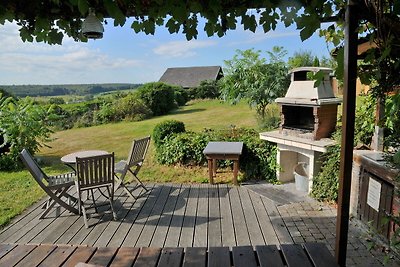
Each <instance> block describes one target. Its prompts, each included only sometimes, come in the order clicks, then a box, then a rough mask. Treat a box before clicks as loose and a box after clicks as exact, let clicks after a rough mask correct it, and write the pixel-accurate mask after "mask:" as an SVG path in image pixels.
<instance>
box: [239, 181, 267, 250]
mask: <svg viewBox="0 0 400 267" xmlns="http://www.w3.org/2000/svg"><path fill="white" fill-rule="evenodd" d="M238 191H239V196H240V201H241V202H242V206H243V213H244V218H245V220H246V226H247V230H248V233H249V237H250V244H251V245H253V246H256V245H265V241H264V237H263V235H262V234H261V235H260V233H262V231H261V228H260V225H259V222H258V218H257V216H256V214H255V212H254V207H253V203H252V202H251V200H250V196H249V190H247V189H246V188H243V187H241V188H239V190H238Z"/></svg>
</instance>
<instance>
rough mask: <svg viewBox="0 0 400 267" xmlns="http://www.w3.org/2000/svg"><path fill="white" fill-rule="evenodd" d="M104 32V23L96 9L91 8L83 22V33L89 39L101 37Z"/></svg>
mask: <svg viewBox="0 0 400 267" xmlns="http://www.w3.org/2000/svg"><path fill="white" fill-rule="evenodd" d="M103 32H104V28H103V24H102V23H101V21H100V20H99V19H98V18H97V17H96V15H95V13H94V10H93V9H92V8H89V15H88V16H87V17H86V19H85V20H84V21H83V22H82V34H83V35H84V36H86V37H87V38H89V39H101V38H103Z"/></svg>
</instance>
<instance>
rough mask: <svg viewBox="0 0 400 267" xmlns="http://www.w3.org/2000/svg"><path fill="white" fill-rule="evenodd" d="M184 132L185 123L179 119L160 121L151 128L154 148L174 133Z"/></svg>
mask: <svg viewBox="0 0 400 267" xmlns="http://www.w3.org/2000/svg"><path fill="white" fill-rule="evenodd" d="M182 132H185V124H184V123H183V122H181V121H176V120H167V121H163V122H160V123H159V124H157V125H156V126H155V127H154V129H153V134H152V135H153V136H152V138H153V140H154V144H155V145H156V148H159V147H160V146H161V144H162V143H163V142H164V140H165V139H166V138H167V137H168V136H170V135H171V134H174V133H182Z"/></svg>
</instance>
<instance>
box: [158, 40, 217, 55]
mask: <svg viewBox="0 0 400 267" xmlns="http://www.w3.org/2000/svg"><path fill="white" fill-rule="evenodd" d="M216 44H217V42H216V41H212V40H204V41H199V40H193V41H172V42H168V43H165V44H162V45H160V46H158V47H156V48H154V49H153V52H154V53H155V54H157V55H161V56H165V57H179V58H187V57H192V56H195V55H196V54H197V52H196V50H197V49H201V48H206V47H211V46H214V45H216Z"/></svg>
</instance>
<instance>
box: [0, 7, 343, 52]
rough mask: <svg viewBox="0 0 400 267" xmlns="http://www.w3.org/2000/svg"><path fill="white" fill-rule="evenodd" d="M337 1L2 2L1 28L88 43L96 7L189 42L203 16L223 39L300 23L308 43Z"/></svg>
mask: <svg viewBox="0 0 400 267" xmlns="http://www.w3.org/2000/svg"><path fill="white" fill-rule="evenodd" d="M336 2H338V3H340V2H342V1H334V0H331V1H316V0H314V1H300V2H298V1H259V0H246V1H236V0H224V1H218V0H202V1H200V0H195V1H171V0H115V1H114V0H92V1H91V0H68V1H60V0H44V1H42V0H32V1H22V0H16V1H2V2H1V4H0V23H1V24H4V23H5V22H6V21H10V22H12V21H15V22H17V24H18V26H19V28H20V35H21V38H22V40H24V41H29V42H32V41H37V42H47V43H49V44H60V43H61V42H62V39H63V36H64V35H67V36H70V37H72V38H74V39H75V40H76V41H78V40H81V41H85V39H84V37H83V36H82V35H81V34H80V28H81V23H82V19H83V18H84V17H85V16H86V15H87V12H88V9H89V7H92V8H94V9H95V11H96V14H97V16H98V17H99V18H100V19H107V18H112V19H113V20H114V26H122V25H124V24H125V23H126V21H127V18H129V17H132V18H133V22H132V23H131V27H132V29H133V30H134V31H135V32H144V33H146V34H154V33H155V30H156V26H164V27H166V28H167V29H168V30H169V32H170V33H179V32H181V33H183V34H185V36H186V38H187V39H188V40H191V39H193V38H196V37H197V35H198V31H199V29H198V28H199V18H200V17H201V18H203V19H204V21H205V25H204V28H203V29H202V30H203V31H205V32H206V33H207V34H208V35H209V36H211V35H218V36H222V35H224V34H225V33H226V31H228V30H233V29H236V27H237V26H238V25H241V27H243V29H245V30H250V31H253V32H254V31H256V28H257V27H258V26H261V27H262V28H263V29H264V31H265V32H267V31H270V30H273V29H275V27H276V25H277V23H278V22H279V21H282V22H283V23H284V24H285V25H286V26H289V25H291V24H293V23H297V26H298V28H299V29H301V36H302V38H303V39H306V38H308V37H310V36H311V35H312V34H313V33H314V32H315V31H316V30H317V29H318V28H319V27H320V21H321V19H322V18H324V17H331V16H335V15H340V14H342V13H343V12H342V11H343V8H344V7H342V6H340V5H339V4H337V3H336ZM305 3H309V4H307V5H306V4H305ZM300 10H303V11H302V13H300ZM202 27H203V26H202Z"/></svg>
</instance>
